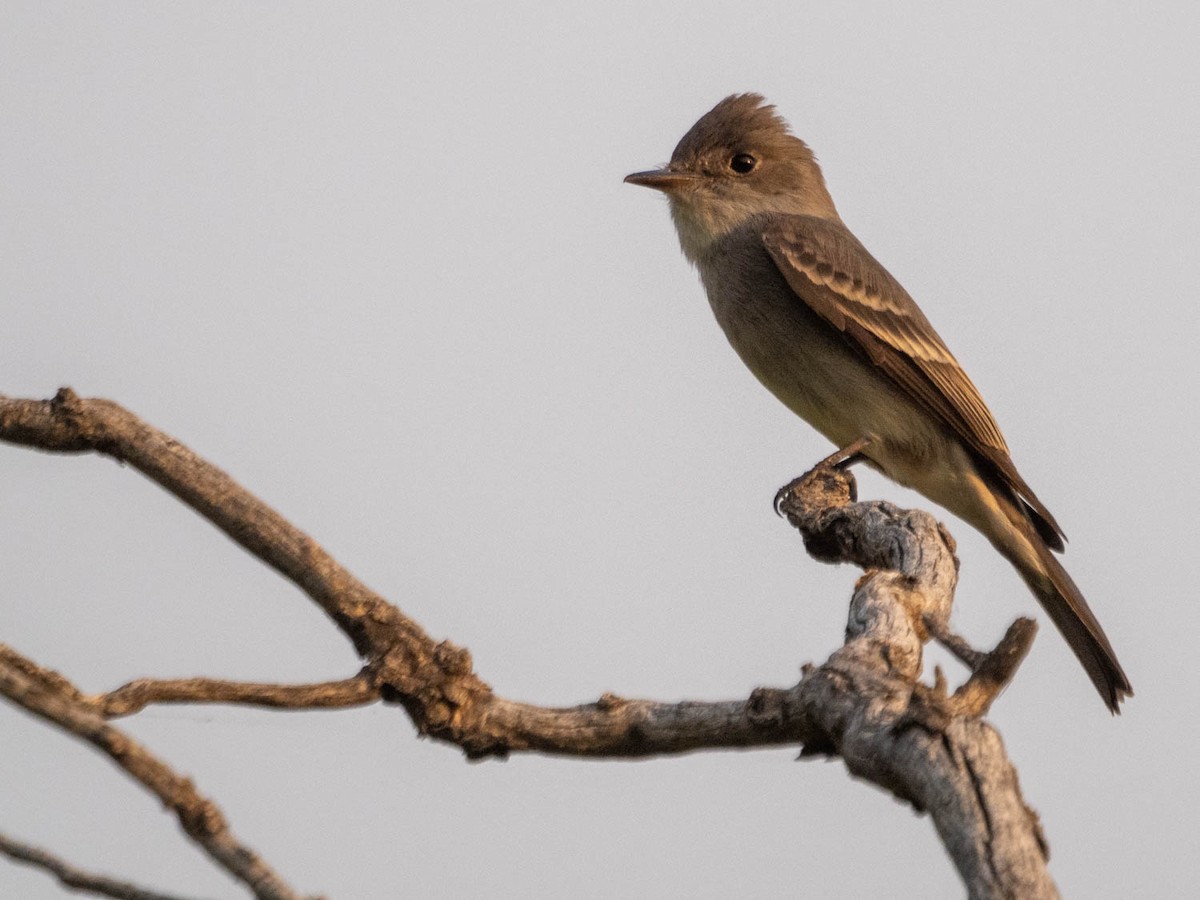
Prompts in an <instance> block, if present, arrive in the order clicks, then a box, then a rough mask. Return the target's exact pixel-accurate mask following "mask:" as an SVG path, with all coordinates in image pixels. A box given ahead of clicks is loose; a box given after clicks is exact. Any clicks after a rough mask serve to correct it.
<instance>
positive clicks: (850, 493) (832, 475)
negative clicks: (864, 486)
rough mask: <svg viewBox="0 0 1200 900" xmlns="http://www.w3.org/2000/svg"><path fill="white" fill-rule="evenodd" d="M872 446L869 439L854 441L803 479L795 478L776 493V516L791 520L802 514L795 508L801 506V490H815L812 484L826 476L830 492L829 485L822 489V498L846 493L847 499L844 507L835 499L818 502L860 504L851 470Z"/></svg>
mask: <svg viewBox="0 0 1200 900" xmlns="http://www.w3.org/2000/svg"><path fill="white" fill-rule="evenodd" d="M870 444H871V439H870V438H869V437H861V438H859V439H858V440H857V441H854V443H852V444H848V445H847V446H845V447H842V448H841V449H840V450H838V451H837V452H836V453H831V454H830V455H829V456H827V457H825V458H824V459H823V460H821V461H820V462H819V463H817V464H816V465H815V466H813V467H812V468H811V469H809V470H808V471H807V472H805V473H804V474H803V475H800V476H799V477H797V478H793V479H792V480H791V481H789V482H788V483H787V484H785V485H784V486H783V487H781V488H780V489H779V490H778V491H776V492H775V501H774V503H773V506H774V507H775V513H776V515H779V516H788V515H789V513H795V512H798V511H799V510H797V509H795V508H794V507H795V506H796V504H797V503H799V502H800V493H801V492H800V490H799V488H800V487H801V486H802V485H803V486H805V487H807V488H808V489H809V490H810V491H811V490H812V489H813V488H814V487H815V485H813V484H812V483H811V482H813V481H814V480H815V479H816V478H818V477H821V476H822V475H824V476H826V477H825V481H826V482H827V483H828V489H826V485H822V486H821V489H819V490H818V491H817V493H818V494H820V495H826V494H829V493H831V492H833V493H845V496H846V499H842V500H841V502H840V503H839V502H836V500H835V499H834V498H832V497H827V496H822V497H820V498H814V499H815V500H818V502H824V503H825V504H826V505H828V506H835V505H843V504H845V503H856V502H858V484H857V482H856V481H855V480H854V476H853V475H852V474H851V473H850V471H849V470H850V466H852V465H853V464H854V463H856V462H858V461H859V460H860V459H862V453H863V451H864V450H865V449H867V447H869V446H870ZM839 499H840V498H839ZM830 501H833V502H830ZM802 505H803V504H802Z"/></svg>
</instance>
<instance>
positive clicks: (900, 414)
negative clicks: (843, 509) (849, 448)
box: [698, 245, 948, 484]
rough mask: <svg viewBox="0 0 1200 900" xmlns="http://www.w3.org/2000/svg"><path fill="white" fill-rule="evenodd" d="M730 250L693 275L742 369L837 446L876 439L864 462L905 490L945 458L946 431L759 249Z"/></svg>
mask: <svg viewBox="0 0 1200 900" xmlns="http://www.w3.org/2000/svg"><path fill="white" fill-rule="evenodd" d="M734 249H735V250H736V251H737V252H734V253H731V254H713V255H711V256H710V257H708V258H706V259H703V260H701V261H700V262H699V263H698V268H699V270H700V276H701V280H702V281H703V284H704V288H705V291H706V293H707V294H708V301H709V304H710V306H711V307H712V311H713V314H714V315H715V317H716V319H717V322H718V324H719V325H720V326H721V329H722V330H723V331H724V332H725V336H726V337H727V338H728V340H729V343H730V344H731V345H732V346H733V349H734V350H735V351H736V352H737V354H738V356H739V357H741V359H742V361H743V362H744V363H745V364H746V366H747V368H749V369H750V371H751V372H752V373H753V374H754V376H755V377H756V378H757V379H758V380H759V381H760V382H762V384H763V385H764V386H765V387H766V388H767V389H768V390H769V391H770V392H771V393H772V394H774V395H775V396H776V397H777V398H778V399H779V400H780V401H781V402H782V403H783V404H784V405H785V406H787V407H788V408H789V409H790V410H792V412H794V413H795V414H796V415H798V416H800V417H801V418H802V419H804V420H805V421H807V422H808V423H809V424H810V425H812V426H813V427H814V428H816V429H817V431H819V432H821V434H823V435H825V436H826V437H827V438H828V439H829V440H830V441H832V442H833V443H835V444H836V445H838V446H843V447H844V446H846V445H848V444H850V443H852V442H854V441H856V440H857V439H858V438H860V437H864V436H870V437H872V438H874V440H875V442H876V443H875V448H874V450H873V451H869V452H868V456H870V457H872V459H873V460H874V462H875V463H876V464H877V465H878V466H879V468H881V469H882V470H883V471H884V472H885V473H886V474H888V475H889V476H890V477H891V478H893V479H894V480H896V481H899V482H901V483H903V484H912V483H913V480H914V477H916V473H917V472H919V471H920V470H922V469H923V468H924V467H926V466H927V464H928V463H930V462H934V460H935V459H936V458H938V457H941V456H943V455H944V454H945V453H946V452H947V451H948V448H947V446H946V444H947V435H946V433H945V430H944V429H943V428H942V427H941V426H940V425H939V424H938V423H936V422H934V421H933V420H931V419H930V417H929V416H928V415H926V414H924V413H923V412H922V411H920V410H918V409H916V408H915V406H914V404H913V402H912V401H911V400H909V399H908V397H907V396H905V395H904V394H903V393H902V392H901V391H899V390H898V389H897V388H896V387H894V386H893V385H892V384H891V382H890V381H889V380H888V379H887V378H886V377H885V376H884V374H883V373H881V372H880V371H879V370H878V369H877V368H876V367H875V366H874V365H873V364H871V363H870V362H869V361H868V360H867V359H865V358H864V357H863V356H862V355H861V354H859V353H857V352H855V351H854V350H853V349H852V348H851V347H850V345H849V343H848V342H847V341H846V340H845V339H844V338H843V336H842V335H841V334H840V333H839V332H838V331H837V330H836V329H835V328H834V327H833V326H832V325H830V324H829V323H828V322H826V321H825V320H824V319H822V318H821V317H820V316H819V315H817V313H815V312H813V310H812V309H810V308H809V307H808V305H807V304H806V303H805V302H804V301H803V300H802V299H801V298H800V297H798V296H797V295H796V294H795V292H794V291H793V290H792V288H791V287H790V286H789V285H788V283H787V282H786V281H785V280H784V278H783V276H782V275H781V274H780V273H779V271H778V269H777V268H776V267H775V264H774V262H773V261H772V260H771V258H770V256H769V255H768V254H767V252H766V250H765V249H762V248H761V247H760V248H759V252H757V253H756V252H754V248H753V247H752V246H751V247H747V246H745V245H743V246H741V247H740V248H734ZM731 257H732V258H731Z"/></svg>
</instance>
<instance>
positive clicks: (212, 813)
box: [0, 647, 301, 900]
mask: <svg viewBox="0 0 1200 900" xmlns="http://www.w3.org/2000/svg"><path fill="white" fill-rule="evenodd" d="M0 650H2V651H3V652H2V653H0V694H3V695H4V696H5V697H7V698H8V699H9V700H11V701H13V703H15V704H16V705H17V706H20V707H22V708H23V709H25V710H27V711H28V712H31V713H33V714H34V715H35V716H38V717H39V718H42V719H45V720H46V721H48V722H51V723H52V724H54V725H57V726H58V727H59V728H61V729H63V730H64V731H66V732H68V733H70V734H73V735H75V736H76V737H80V738H83V739H84V740H85V741H87V742H88V743H90V744H91V745H92V746H94V747H97V748H98V749H100V750H101V751H103V752H104V753H106V754H108V756H109V757H110V758H111V759H112V761H113V762H115V763H116V764H117V765H118V766H120V767H121V768H122V769H124V770H125V771H126V772H128V773H129V774H130V775H131V776H132V777H133V778H134V779H135V780H137V781H139V782H141V783H142V784H143V785H145V786H146V787H147V788H149V789H150V791H151V792H152V793H154V794H156V795H157V796H158V797H159V799H160V800H162V802H163V804H164V805H165V806H166V807H168V808H169V809H171V810H172V811H173V812H174V813H175V815H176V816H177V817H178V818H179V824H180V825H182V826H183V830H184V831H185V832H187V834H188V835H189V836H190V837H191V838H192V840H194V841H195V842H196V843H197V844H199V845H200V846H201V847H202V848H203V849H204V850H205V851H206V852H207V853H208V855H209V856H210V857H212V859H213V860H215V861H216V862H217V863H218V864H219V865H220V866H221V867H222V868H224V869H225V870H226V871H227V872H229V874H231V875H232V876H233V877H234V878H236V879H238V880H239V881H241V882H243V883H244V884H246V885H247V886H248V887H249V888H250V889H251V890H252V891H254V894H255V896H256V897H259V898H262V900H300V897H301V895H300V894H299V893H297V892H296V891H294V890H292V888H290V887H288V885H287V884H286V883H284V881H283V879H282V878H280V877H279V875H278V874H276V873H275V872H274V870H272V869H271V868H270V866H268V865H267V864H266V863H265V862H264V861H263V860H262V859H261V858H260V857H259V856H258V854H256V853H255V852H254V851H253V850H251V849H250V848H249V847H247V846H246V845H245V844H243V843H241V842H240V841H238V840H237V838H235V837H234V835H233V832H232V831H230V829H229V825H228V823H227V822H226V821H225V816H224V815H223V814H222V813H221V810H220V809H219V808H218V807H217V805H216V804H215V803H213V802H212V801H211V800H209V799H207V798H206V797H203V796H202V795H201V794H200V793H199V792H198V791H197V790H196V788H195V787H194V786H193V785H192V782H191V780H190V779H187V778H184V777H182V776H180V775H177V774H175V772H173V771H172V770H171V769H170V768H169V767H168V766H167V765H166V764H165V763H163V762H162V761H160V760H159V759H158V758H156V757H155V756H153V755H152V754H151V753H150V752H149V751H147V750H146V749H145V748H144V747H142V746H141V745H140V744H139V743H137V742H136V741H134V740H133V739H132V738H130V737H129V736H128V735H126V734H125V733H124V732H121V731H119V730H118V729H116V728H114V727H113V726H112V725H109V724H108V723H107V722H105V721H104V719H103V718H101V716H100V715H99V714H98V713H97V712H96V711H95V710H94V709H92V708H91V707H90V706H89V705H88V704H86V703H81V702H79V701H78V700H76V699H74V697H77V696H79V692H78V691H77V690H75V688H74V687H70V686H68V689H66V690H64V689H63V682H65V679H63V678H62V676H61V675H58V674H57V673H55V672H51V671H50V670H48V669H43V668H42V667H40V666H38V665H36V664H35V663H33V662H32V661H31V660H28V659H25V658H24V657H22V656H21V655H20V654H18V653H17V652H16V651H15V650H13V649H12V648H11V647H0ZM14 659H19V660H20V662H18V663H16V664H14V662H13V660H14Z"/></svg>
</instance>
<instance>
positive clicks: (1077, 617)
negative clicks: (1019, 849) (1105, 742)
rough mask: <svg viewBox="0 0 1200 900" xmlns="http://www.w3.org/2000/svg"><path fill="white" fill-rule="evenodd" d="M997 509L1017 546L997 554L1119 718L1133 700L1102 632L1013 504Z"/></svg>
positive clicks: (1001, 546)
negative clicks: (1018, 576) (1124, 702)
mask: <svg viewBox="0 0 1200 900" xmlns="http://www.w3.org/2000/svg"><path fill="white" fill-rule="evenodd" d="M1003 506H1004V507H1005V510H1004V511H1005V513H1006V514H1007V516H1008V518H1009V520H1010V521H1011V522H1012V524H1013V525H1014V526H1016V529H1015V530H1016V531H1017V532H1019V533H1020V536H1021V538H1023V540H1020V541H1005V542H1004V544H1000V543H997V549H999V550H1000V552H1001V553H1003V554H1004V555H1005V556H1006V557H1007V558H1008V560H1009V562H1011V563H1012V564H1013V565H1014V566H1015V567H1016V569H1017V571H1018V572H1020V574H1021V577H1022V578H1023V579H1024V581H1025V583H1026V584H1027V585H1029V588H1030V590H1032V591H1033V594H1034V596H1035V597H1037V599H1038V602H1039V603H1041V604H1042V608H1043V609H1044V610H1046V612H1047V613H1048V614H1049V616H1050V618H1051V620H1053V622H1054V624H1055V625H1056V626H1057V627H1058V630H1059V631H1060V632H1062V636H1063V637H1064V638H1066V640H1067V644H1068V645H1069V646H1070V647H1071V650H1072V651H1074V653H1075V656H1076V657H1077V658H1078V659H1079V661H1080V662H1081V663H1082V664H1083V668H1084V670H1085V671H1086V672H1087V673H1088V677H1089V678H1091V679H1092V684H1094V685H1095V686H1096V690H1097V691H1099V692H1100V697H1101V699H1103V700H1104V703H1105V705H1106V706H1108V708H1109V710H1110V711H1111V712H1113V713H1118V712H1120V708H1119V704H1120V702H1121V701H1122V700H1124V699H1125V698H1126V697H1131V696H1133V687H1132V686H1131V685H1130V684H1129V679H1128V678H1127V677H1126V676H1125V672H1124V670H1123V669H1122V668H1121V664H1120V663H1119V662H1117V654H1116V652H1115V651H1114V650H1113V648H1112V645H1111V644H1110V643H1109V642H1108V637H1107V636H1106V635H1105V634H1104V629H1103V628H1101V627H1100V622H1099V621H1097V619H1096V616H1095V614H1094V613H1093V612H1092V610H1091V608H1090V607H1089V606H1088V605H1087V601H1086V600H1084V599H1083V593H1082V592H1081V591H1080V590H1079V588H1078V587H1077V586H1076V584H1075V582H1074V581H1072V580H1071V576H1070V575H1068V574H1067V570H1066V569H1064V568H1063V567H1062V564H1061V563H1059V561H1058V560H1057V559H1056V558H1055V556H1054V554H1053V553H1051V551H1050V548H1049V547H1048V546H1046V542H1045V541H1043V540H1042V539H1041V537H1040V536H1039V535H1038V534H1037V532H1036V530H1035V529H1034V527H1033V525H1032V524H1031V523H1030V521H1029V518H1028V516H1027V515H1026V514H1025V512H1024V510H1022V509H1020V508H1019V506H1017V505H1016V504H1012V505H1010V504H1009V503H1005V504H1003Z"/></svg>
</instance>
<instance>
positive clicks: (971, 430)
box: [625, 94, 1133, 712]
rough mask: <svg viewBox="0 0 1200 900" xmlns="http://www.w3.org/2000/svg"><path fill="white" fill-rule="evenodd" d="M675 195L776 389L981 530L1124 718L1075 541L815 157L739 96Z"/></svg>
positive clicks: (715, 302) (737, 341)
mask: <svg viewBox="0 0 1200 900" xmlns="http://www.w3.org/2000/svg"><path fill="white" fill-rule="evenodd" d="M625 180H626V181H628V182H630V183H632V184H639V185H643V186H645V187H650V188H654V189H656V190H659V191H662V192H663V193H664V194H666V195H667V199H668V200H669V201H670V207H671V218H672V219H673V220H674V222H675V228H676V229H677V231H678V232H679V242H680V244H681V245H682V246H683V252H684V255H685V256H686V257H687V258H688V259H689V260H690V261H691V262H692V263H693V264H694V265H695V266H696V268H697V269H698V270H699V272H700V279H701V281H702V282H703V283H704V289H705V291H706V292H707V293H708V301H709V304H710V305H711V306H712V309H713V312H714V313H715V314H716V317H717V322H718V323H720V325H721V328H722V329H723V330H724V331H725V336H726V337H727V338H729V342H730V343H731V344H732V345H733V348H734V350H736V351H737V353H738V355H739V356H740V357H741V358H742V361H743V362H745V363H746V365H747V366H749V368H750V371H751V372H753V373H754V375H755V376H756V377H757V378H758V380H759V381H761V382H762V383H763V384H764V385H765V386H766V387H767V389H768V390H770V391H771V392H772V393H773V394H775V396H776V397H778V398H779V399H780V400H781V401H783V403H784V404H785V405H786V406H787V407H788V408H789V409H791V410H792V411H793V412H794V413H796V414H797V415H799V416H800V417H801V418H803V419H804V420H806V421H807V422H808V423H809V424H811V425H812V426H813V427H814V428H816V429H817V430H818V431H820V432H821V433H822V434H824V435H825V436H826V437H827V438H829V439H830V440H831V441H833V442H834V443H835V444H836V445H838V446H839V447H846V446H848V445H850V444H852V443H854V442H855V441H858V440H859V439H861V438H866V439H868V440H869V441H870V443H869V444H868V445H867V447H866V449H865V450H864V451H863V456H865V457H866V459H867V461H868V463H869V464H870V465H872V466H873V467H874V468H876V469H878V470H879V471H880V472H883V473H884V474H885V475H887V476H888V477H889V478H891V479H893V480H894V481H897V482H899V483H900V484H903V485H906V486H908V487H911V488H914V489H915V490H917V491H920V492H921V493H922V494H924V495H925V496H926V497H928V498H929V499H930V500H933V501H934V502H935V503H938V504H940V505H941V506H944V507H945V508H946V509H948V510H950V511H951V512H952V513H954V514H955V515H957V516H960V517H961V518H963V519H965V520H966V521H967V522H969V523H970V524H971V525H973V526H974V527H975V528H977V529H979V531H981V532H982V533H983V534H984V535H985V536H986V537H987V538H988V540H990V541H991V542H992V544H993V545H994V546H995V547H996V549H997V550H999V551H1000V553H1002V554H1003V555H1004V556H1005V557H1006V558H1007V559H1008V560H1009V561H1010V562H1011V563H1012V564H1013V565H1014V566H1015V567H1016V568H1017V571H1018V572H1020V574H1021V577H1022V578H1023V579H1024V580H1025V583H1026V584H1028V585H1029V587H1030V589H1031V590H1032V591H1033V593H1034V595H1035V596H1036V597H1037V599H1038V600H1039V601H1040V602H1041V604H1042V606H1043V607H1044V608H1045V610H1046V612H1047V613H1049V614H1050V618H1051V619H1053V620H1054V624H1055V625H1057V626H1058V629H1059V631H1061V632H1062V634H1063V636H1064V637H1065V638H1066V639H1067V643H1068V644H1070V646H1071V649H1072V650H1073V651H1075V655H1076V656H1077V657H1079V661H1080V662H1081V663H1083V667H1084V669H1086V670H1087V673H1088V675H1089V676H1090V677H1091V679H1092V682H1093V684H1095V685H1096V689H1097V690H1098V691H1099V692H1100V696H1101V697H1102V698H1103V699H1104V702H1105V703H1106V704H1107V705H1108V708H1109V709H1110V710H1112V711H1113V712H1117V711H1118V704H1119V703H1120V701H1121V700H1122V699H1124V698H1125V697H1126V696H1129V695H1131V694H1132V693H1133V689H1132V688H1131V687H1130V684H1129V680H1128V679H1127V678H1126V677H1125V673H1124V672H1123V671H1122V670H1121V665H1120V663H1118V662H1117V657H1116V654H1115V653H1114V652H1113V649H1112V647H1111V645H1110V644H1109V642H1108V638H1106V637H1105V635H1104V630H1103V629H1102V628H1101V627H1100V623H1099V622H1098V621H1097V620H1096V617H1095V616H1094V615H1093V614H1092V611H1091V609H1089V608H1088V605H1087V602H1086V601H1085V600H1084V599H1083V594H1081V593H1080V591H1079V588H1078V587H1076V586H1075V582H1073V581H1072V580H1071V578H1070V576H1069V575H1067V573H1066V571H1065V570H1064V569H1063V567H1062V566H1061V565H1060V564H1059V562H1058V560H1057V559H1055V557H1054V555H1053V554H1052V553H1051V550H1055V551H1061V550H1062V549H1063V537H1064V535H1063V532H1062V529H1061V528H1059V526H1058V523H1057V522H1055V521H1054V517H1053V516H1051V515H1050V512H1049V510H1047V509H1046V507H1045V506H1043V505H1042V502H1041V501H1040V500H1038V498H1037V496H1036V495H1035V494H1034V493H1033V491H1032V490H1031V489H1030V487H1029V485H1028V484H1026V483H1025V481H1024V479H1023V478H1021V476H1020V474H1018V472H1017V469H1016V466H1014V465H1013V461H1012V459H1011V458H1010V456H1009V452H1008V447H1007V445H1006V444H1005V443H1004V438H1003V437H1002V436H1001V434H1000V429H999V427H998V426H997V425H996V421H995V419H993V418H992V414H991V413H990V412H989V411H988V408H987V407H986V406H985V405H984V402H983V399H982V398H981V397H980V396H979V391H978V390H977V389H976V388H975V385H973V384H972V383H971V380H970V379H969V378H968V377H967V374H966V372H964V371H963V369H962V367H961V366H960V365H959V364H958V361H957V360H956V359H955V358H954V357H953V356H952V355H951V353H950V351H949V350H948V349H947V348H946V345H945V343H943V341H942V339H941V338H940V337H938V334H937V332H936V331H934V330H933V326H932V325H930V324H929V320H928V319H926V318H925V316H924V315H923V314H922V313H921V310H920V309H918V308H917V305H916V303H914V302H913V300H912V298H911V297H909V296H908V294H907V293H906V292H905V290H904V288H902V287H901V286H900V284H899V283H898V282H897V281H896V279H894V278H893V277H892V276H891V275H890V274H888V272H887V270H886V269H884V267H883V266H881V265H880V264H879V263H878V262H876V261H875V259H874V257H872V256H871V254H870V253H868V252H867V251H866V249H865V248H864V247H863V245H862V244H860V243H859V242H858V239H857V238H855V237H854V235H853V234H851V233H850V231H849V229H847V228H846V226H845V225H844V224H842V220H841V218H840V217H839V216H838V213H837V210H836V209H835V208H834V205H833V200H832V199H831V198H830V196H829V192H828V191H827V190H826V189H825V180H824V178H823V177H822V176H821V170H820V168H819V167H818V166H817V163H816V160H815V159H814V157H813V154H812V151H811V150H809V148H808V145H806V144H805V143H804V142H803V141H801V140H800V139H799V138H797V137H794V136H793V135H792V134H791V133H790V132H789V131H788V127H787V124H786V123H785V122H784V121H783V119H781V118H780V117H779V116H778V115H777V114H776V113H775V110H774V107H772V106H768V105H766V103H765V101H764V100H763V98H762V97H760V96H759V95H757V94H737V95H734V96H731V97H727V98H726V99H724V100H722V101H721V102H720V103H718V104H717V105H716V106H715V107H714V108H713V109H712V110H711V111H710V112H708V113H706V114H705V115H704V116H703V117H702V118H701V119H700V120H699V121H698V122H697V123H696V124H695V125H693V126H692V128H691V130H690V131H689V132H688V133H687V134H686V135H684V137H683V139H682V140H681V141H680V142H679V145H678V146H677V147H676V148H675V152H674V153H673V154H672V156H671V162H670V164H669V165H668V166H667V167H666V168H663V169H657V170H654V171H649V172H636V173H634V174H632V175H630V176H628V177H627V178H626V179H625Z"/></svg>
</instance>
